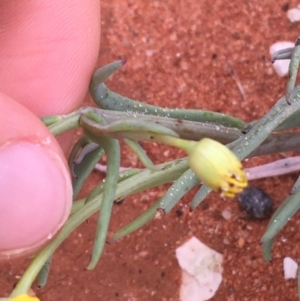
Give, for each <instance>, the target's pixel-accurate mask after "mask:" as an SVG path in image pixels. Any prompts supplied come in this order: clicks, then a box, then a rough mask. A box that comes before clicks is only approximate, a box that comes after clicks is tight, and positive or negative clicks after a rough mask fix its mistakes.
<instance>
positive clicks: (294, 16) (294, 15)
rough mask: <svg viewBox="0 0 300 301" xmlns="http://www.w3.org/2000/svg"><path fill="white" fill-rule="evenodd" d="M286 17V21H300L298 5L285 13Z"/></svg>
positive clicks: (299, 6) (299, 7)
mask: <svg viewBox="0 0 300 301" xmlns="http://www.w3.org/2000/svg"><path fill="white" fill-rule="evenodd" d="M286 14H287V17H288V19H289V20H290V21H291V22H292V23H294V22H299V21H300V5H298V6H297V7H296V8H291V9H289V10H288V11H287V13H286Z"/></svg>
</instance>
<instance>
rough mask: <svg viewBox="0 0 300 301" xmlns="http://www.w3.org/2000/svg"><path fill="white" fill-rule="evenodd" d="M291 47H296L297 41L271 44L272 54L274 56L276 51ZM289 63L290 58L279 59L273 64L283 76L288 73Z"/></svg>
mask: <svg viewBox="0 0 300 301" xmlns="http://www.w3.org/2000/svg"><path fill="white" fill-rule="evenodd" d="M290 47H295V43H294V42H288V41H282V42H276V43H274V44H273V45H271V47H270V54H271V56H272V55H273V54H274V53H275V52H276V51H278V50H281V49H285V48H290ZM289 64H290V60H278V61H276V62H275V63H274V64H273V68H274V70H275V71H276V73H277V74H278V75H279V76H280V77H283V76H286V75H288V72H289Z"/></svg>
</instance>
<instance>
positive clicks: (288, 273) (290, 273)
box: [283, 257, 298, 280]
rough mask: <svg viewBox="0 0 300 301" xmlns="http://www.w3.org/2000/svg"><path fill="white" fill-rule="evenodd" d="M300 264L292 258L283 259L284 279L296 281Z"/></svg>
mask: <svg viewBox="0 0 300 301" xmlns="http://www.w3.org/2000/svg"><path fill="white" fill-rule="evenodd" d="M297 270H298V264H297V262H296V261H295V260H294V259H292V258H291V257H285V258H284V259H283V273H284V279H285V280H287V279H295V278H296V277H297Z"/></svg>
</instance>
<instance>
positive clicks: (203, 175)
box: [189, 138, 248, 198]
mask: <svg viewBox="0 0 300 301" xmlns="http://www.w3.org/2000/svg"><path fill="white" fill-rule="evenodd" d="M189 165H190V168H191V169H192V170H193V171H194V173H195V174H196V175H197V177H198V178H199V179H200V180H201V181H203V183H204V184H206V185H207V186H209V187H210V188H212V189H213V190H216V191H220V192H221V193H222V195H223V196H226V197H231V198H232V197H234V196H235V195H236V194H238V193H240V192H242V191H243V190H244V188H245V187H246V186H247V184H248V183H247V178H246V175H245V172H244V170H243V167H242V164H241V162H240V161H239V159H238V158H237V157H236V155H235V154H234V153H233V152H231V151H230V150H229V149H228V148H227V147H226V146H225V145H223V144H221V143H219V142H217V141H214V140H212V139H208V138H204V139H201V140H200V141H199V142H197V143H196V144H195V146H194V147H192V148H190V150H189Z"/></svg>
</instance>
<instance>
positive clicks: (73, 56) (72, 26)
mask: <svg viewBox="0 0 300 301" xmlns="http://www.w3.org/2000/svg"><path fill="white" fill-rule="evenodd" d="M0 32H1V47H0V66H1V67H0V78H1V81H0V91H2V92H3V93H5V94H6V95H9V96H10V97H12V98H13V99H15V100H17V101H18V102H20V103H22V104H23V105H25V106H26V107H27V108H29V109H30V110H31V111H32V112H34V113H35V114H36V115H37V116H44V115H50V114H62V113H67V112H70V111H72V110H74V108H76V107H78V106H79V105H80V103H81V102H82V100H83V98H84V96H85V94H86V92H87V87H88V83H89V80H90V77H91V74H92V72H93V70H94V68H95V65H96V61H97V58H98V53H99V39H100V1H99V0H85V1H82V0H64V1H61V0H52V1H45V0H31V1H9V0H7V1H1V2H0Z"/></svg>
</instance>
